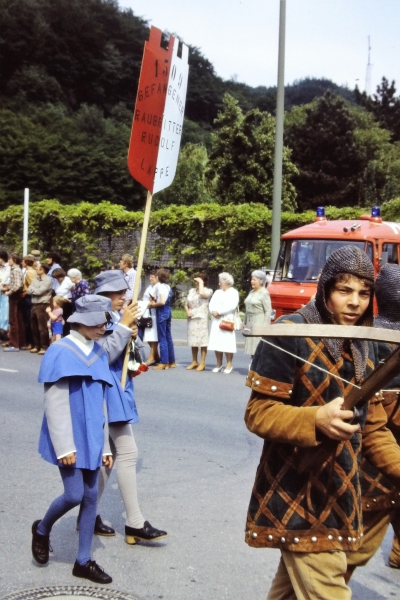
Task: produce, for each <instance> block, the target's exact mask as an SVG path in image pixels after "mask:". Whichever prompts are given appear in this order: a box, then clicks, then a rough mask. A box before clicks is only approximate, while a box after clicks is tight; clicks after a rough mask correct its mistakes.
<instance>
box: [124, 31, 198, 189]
mask: <svg viewBox="0 0 400 600" xmlns="http://www.w3.org/2000/svg"><path fill="white" fill-rule="evenodd" d="M161 39H162V32H161V31H160V30H159V29H157V28H156V27H152V28H151V30H150V38H149V41H148V42H146V43H145V48H144V54H143V61H142V69H141V73H140V79H139V87H138V92H137V96H136V104H135V110H134V114H133V123H132V133H131V140H130V144H129V152H128V167H129V171H130V173H131V175H132V177H134V178H135V179H136V180H137V181H139V182H140V183H141V184H142V185H143V186H144V187H145V188H146V189H147V190H149V192H150V193H151V194H153V193H156V192H157V191H160V190H162V189H164V188H166V187H168V186H169V185H170V184H171V183H172V181H173V178H174V176H175V171H176V165H177V161H178V156H179V147H180V141H181V135H182V125H183V117H184V109H185V100H186V89H187V79H188V70H189V67H188V64H187V59H188V49H187V46H185V45H184V44H182V56H181V57H179V56H178V45H179V41H178V40H177V39H176V38H175V37H174V36H171V37H170V39H169V43H168V48H167V49H166V48H163V47H162V46H161Z"/></svg>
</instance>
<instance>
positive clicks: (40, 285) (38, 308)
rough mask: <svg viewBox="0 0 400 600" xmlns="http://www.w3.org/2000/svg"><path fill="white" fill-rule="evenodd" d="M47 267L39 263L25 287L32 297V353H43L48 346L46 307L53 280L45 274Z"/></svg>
mask: <svg viewBox="0 0 400 600" xmlns="http://www.w3.org/2000/svg"><path fill="white" fill-rule="evenodd" d="M48 270H49V267H48V266H47V265H44V264H40V265H39V266H38V268H37V277H36V278H35V279H34V280H33V281H32V283H31V284H30V286H29V287H28V289H27V294H28V295H29V296H30V297H31V298H32V311H31V329H32V338H33V348H32V350H31V352H32V354H44V353H45V352H46V350H47V348H48V347H49V341H50V340H49V331H48V329H47V319H48V315H47V313H46V309H47V308H48V307H49V306H50V299H51V292H52V286H53V281H52V278H51V277H49V276H48V275H47V272H48Z"/></svg>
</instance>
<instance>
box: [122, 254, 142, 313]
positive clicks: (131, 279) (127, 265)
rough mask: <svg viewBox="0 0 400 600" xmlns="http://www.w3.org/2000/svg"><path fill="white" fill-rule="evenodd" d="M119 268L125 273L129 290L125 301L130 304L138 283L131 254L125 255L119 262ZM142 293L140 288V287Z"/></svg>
mask: <svg viewBox="0 0 400 600" xmlns="http://www.w3.org/2000/svg"><path fill="white" fill-rule="evenodd" d="M119 268H120V269H121V271H123V273H124V279H125V281H126V285H127V286H128V289H127V290H126V294H125V300H126V301H127V302H130V301H131V300H132V298H133V289H134V287H135V281H136V270H135V269H134V268H133V259H132V256H130V254H123V255H122V256H121V258H120V261H119ZM139 291H140V286H139Z"/></svg>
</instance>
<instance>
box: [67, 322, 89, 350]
mask: <svg viewBox="0 0 400 600" xmlns="http://www.w3.org/2000/svg"><path fill="white" fill-rule="evenodd" d="M67 337H68V338H69V339H70V340H71V341H72V342H74V344H76V345H77V346H78V348H80V349H81V350H82V352H83V353H84V354H85V356H89V354H90V353H91V351H92V350H93V346H94V341H93V340H87V339H86V338H84V337H83V335H81V334H80V333H78V332H77V331H75V330H74V329H72V330H71V332H70V334H69V335H67Z"/></svg>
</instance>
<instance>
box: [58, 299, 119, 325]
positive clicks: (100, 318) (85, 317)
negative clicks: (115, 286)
mask: <svg viewBox="0 0 400 600" xmlns="http://www.w3.org/2000/svg"><path fill="white" fill-rule="evenodd" d="M75 309H76V310H75V312H74V313H72V315H71V316H70V317H69V318H68V319H67V322H68V323H81V324H82V325H89V326H91V327H93V326H94V325H103V324H104V323H105V322H106V321H107V316H108V315H106V313H110V312H111V300H110V298H105V297H104V296H96V295H95V294H88V295H87V296H82V298H78V300H77V301H76V302H75Z"/></svg>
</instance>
